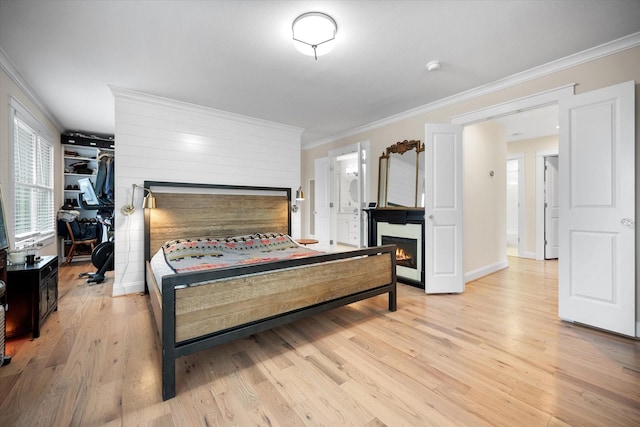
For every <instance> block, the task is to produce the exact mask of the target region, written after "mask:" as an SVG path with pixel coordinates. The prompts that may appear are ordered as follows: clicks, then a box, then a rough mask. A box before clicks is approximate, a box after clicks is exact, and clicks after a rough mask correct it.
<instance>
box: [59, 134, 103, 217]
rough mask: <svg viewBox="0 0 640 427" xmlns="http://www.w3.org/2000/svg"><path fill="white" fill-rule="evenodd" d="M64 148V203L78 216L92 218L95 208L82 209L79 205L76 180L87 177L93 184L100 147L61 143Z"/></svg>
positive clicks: (78, 188) (78, 189)
mask: <svg viewBox="0 0 640 427" xmlns="http://www.w3.org/2000/svg"><path fill="white" fill-rule="evenodd" d="M62 147H63V149H64V204H65V206H68V205H69V204H70V205H71V206H72V207H73V209H75V210H77V211H79V212H80V218H94V217H95V216H96V211H95V210H84V209H82V208H81V207H80V206H79V203H78V195H79V194H80V187H79V185H78V180H79V179H81V178H89V179H90V180H91V183H92V184H95V180H96V175H97V172H98V154H99V151H100V149H98V148H95V147H83V146H79V145H63V146H62Z"/></svg>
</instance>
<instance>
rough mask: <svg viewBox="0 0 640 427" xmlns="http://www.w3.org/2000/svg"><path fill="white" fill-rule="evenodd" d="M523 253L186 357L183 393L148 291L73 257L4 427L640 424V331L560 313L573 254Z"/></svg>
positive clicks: (0, 413)
mask: <svg viewBox="0 0 640 427" xmlns="http://www.w3.org/2000/svg"><path fill="white" fill-rule="evenodd" d="M509 261H510V264H511V267H510V268H508V269H505V270H503V271H500V272H498V273H495V274H492V275H490V276H487V277H484V278H482V279H480V280H477V281H475V282H473V283H469V284H468V285H467V289H466V292H465V293H463V294H460V295H433V296H427V295H425V294H424V293H422V292H421V291H420V290H418V289H416V288H413V287H409V286H405V285H399V298H398V311H397V312H395V313H390V312H389V311H387V300H386V297H382V296H380V297H376V298H373V299H370V300H368V301H363V302H359V303H355V304H352V305H350V306H347V307H343V308H339V309H335V310H332V311H330V312H327V313H325V314H322V315H317V316H314V317H312V318H308V319H305V320H302V321H298V322H296V323H293V324H290V325H288V326H283V327H279V328H277V329H274V330H271V331H268V332H265V333H261V334H258V335H255V336H252V337H250V338H247V339H243V340H239V341H236V342H232V343H229V344H225V345H222V346H219V347H217V348H214V349H210V350H207V351H203V352H200V353H197V354H194V355H191V356H188V357H184V358H182V359H179V360H178V362H177V363H176V367H177V393H178V395H177V397H176V398H174V399H172V400H169V401H167V402H163V401H162V399H161V394H160V366H159V361H160V355H159V348H158V340H157V337H156V332H155V329H154V326H153V323H152V319H151V312H150V309H149V306H148V299H147V297H146V296H144V295H132V296H126V297H118V298H112V297H111V296H110V295H111V288H112V286H111V283H112V280H113V279H111V277H112V275H113V273H112V272H111V273H108V275H109V277H110V279H109V280H108V281H107V282H106V283H105V284H100V285H94V286H89V285H87V284H86V283H85V282H84V280H82V279H78V278H77V273H78V272H81V271H85V270H88V269H89V267H88V266H87V265H84V264H83V265H81V264H79V263H74V264H73V265H72V266H70V267H61V269H60V302H59V310H58V311H57V312H55V313H54V314H53V315H52V316H51V317H50V318H49V319H48V320H47V321H46V323H45V324H44V328H43V330H42V335H41V336H40V338H38V339H35V340H31V339H28V338H26V339H22V340H17V341H12V342H10V344H9V346H8V353H9V354H13V355H14V358H13V361H12V362H11V364H10V365H8V366H5V367H2V368H0V426H30V427H31V426H67V425H73V426H99V425H108V426H147V425H148V426H174V425H175V426H226V425H236V426H248V425H261V426H269V425H271V426H287V427H288V426H296V425H313V426H320V425H321V426H338V425H353V426H380V425H388V426H403V425H411V426H425V425H436V426H448V425H464V426H483V425H503V426H566V425H572V426H632V425H640V342H639V341H636V340H632V339H628V338H623V337H619V336H615V335H611V334H607V333H604V332H601V331H597V330H593V329H589V328H586V327H582V326H578V325H573V324H570V323H566V322H562V321H560V320H559V319H558V317H557V263H556V262H540V261H533V260H525V259H518V258H510V259H509Z"/></svg>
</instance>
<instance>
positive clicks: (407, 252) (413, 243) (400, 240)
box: [381, 236, 418, 270]
mask: <svg viewBox="0 0 640 427" xmlns="http://www.w3.org/2000/svg"><path fill="white" fill-rule="evenodd" d="M381 237H382V244H383V245H396V265H399V266H402V267H406V268H412V269H414V270H417V269H418V241H417V240H416V239H407V238H406V237H395V236H381Z"/></svg>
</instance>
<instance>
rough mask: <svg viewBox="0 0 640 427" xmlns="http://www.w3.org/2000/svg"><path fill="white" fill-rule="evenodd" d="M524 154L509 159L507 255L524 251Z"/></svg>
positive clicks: (519, 253)
mask: <svg viewBox="0 0 640 427" xmlns="http://www.w3.org/2000/svg"><path fill="white" fill-rule="evenodd" d="M524 165H525V162H524V155H522V154H520V155H517V156H509V159H508V160H507V177H506V178H507V179H506V181H507V188H506V192H507V197H506V198H507V256H517V257H519V256H521V255H522V254H523V252H524V250H523V248H522V246H523V244H524V232H523V230H524V225H525V224H524V212H525V203H524V199H525V170H524Z"/></svg>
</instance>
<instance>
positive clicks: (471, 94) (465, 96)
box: [302, 32, 640, 150]
mask: <svg viewBox="0 0 640 427" xmlns="http://www.w3.org/2000/svg"><path fill="white" fill-rule="evenodd" d="M639 45H640V32H637V33H634V34H629V35H628V36H625V37H622V38H619V39H617V40H613V41H611V42H608V43H605V44H602V45H599V46H596V47H593V48H590V49H587V50H584V51H582V52H578V53H575V54H573V55H569V56H566V57H564V58H560V59H557V60H555V61H551V62H548V63H546V64H543V65H540V66H537V67H534V68H531V69H529V70H526V71H523V72H521V73H517V74H513V75H511V76H509V77H505V78H503V79H500V80H496V81H494V82H492V83H489V84H486V85H483V86H478V87H476V88H473V89H470V90H467V91H464V92H460V93H458V94H455V95H452V96H449V97H447V98H442V99H439V100H437V101H435V102H432V103H429V104H425V105H422V106H420V107H416V108H413V109H411V110H407V111H404V112H402V113H398V114H394V115H393V116H389V117H386V118H384V119H381V120H377V121H375V122H372V123H369V124H366V125H363V126H360V127H357V128H353V129H350V130H348V131H345V132H342V133H339V134H336V135H332V136H330V137H327V138H323V139H320V140H317V141H312V142H310V143H306V144H303V145H302V149H303V150H307V149H310V148H315V147H319V146H321V145H324V144H328V143H331V142H334V141H336V140H338V139H342V138H346V137H349V136H353V135H356V134H359V133H362V132H367V131H370V130H374V129H377V128H380V127H382V126H386V125H389V124H392V123H396V122H399V121H401V120H405V119H408V118H411V117H414V116H417V115H420V114H425V113H428V112H431V111H435V110H438V109H441V108H444V107H448V106H450V105H452V104H457V103H460V102H464V101H468V100H470V99H473V98H478V97H480V96H483V95H487V94H490V93H492V92H497V91H499V90H502V89H506V88H509V87H512V86H515V85H518V84H521V83H525V82H528V81H530V80H533V79H537V78H540V77H543V76H546V75H549V74H552V73H556V72H559V71H562V70H565V69H567V68H571V67H575V66H577V65H581V64H584V63H587V62H591V61H595V60H597V59H600V58H604V57H606V56H610V55H614V54H616V53H619V52H622V51H625V50H627V49H632V48H634V47H637V46H639Z"/></svg>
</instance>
